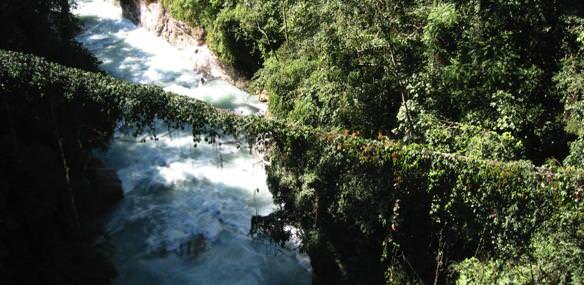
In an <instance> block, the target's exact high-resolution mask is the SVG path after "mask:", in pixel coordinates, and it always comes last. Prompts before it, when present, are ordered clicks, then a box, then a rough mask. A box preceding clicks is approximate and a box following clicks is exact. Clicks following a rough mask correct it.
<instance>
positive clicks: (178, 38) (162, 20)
mask: <svg viewBox="0 0 584 285" xmlns="http://www.w3.org/2000/svg"><path fill="white" fill-rule="evenodd" d="M120 5H121V6H122V13H123V15H124V17H125V18H127V19H129V20H131V21H132V22H134V23H135V24H137V25H141V26H142V27H144V28H145V29H146V30H149V31H152V32H154V33H155V34H156V35H157V36H159V37H162V38H164V39H165V40H167V41H168V42H169V43H171V44H173V45H175V46H177V47H181V48H186V47H191V46H202V45H204V44H205V30H204V29H202V28H199V27H190V26H189V25H187V24H185V23H183V22H180V21H177V20H175V19H173V18H172V17H171V16H170V15H169V14H168V13H167V12H166V10H165V9H164V7H162V5H161V4H160V3H159V2H157V1H144V0H122V1H121V2H120Z"/></svg>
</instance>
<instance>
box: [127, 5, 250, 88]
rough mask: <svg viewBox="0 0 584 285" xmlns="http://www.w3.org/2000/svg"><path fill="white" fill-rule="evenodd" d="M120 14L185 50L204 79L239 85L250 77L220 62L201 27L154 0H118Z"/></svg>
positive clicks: (242, 85)
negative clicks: (207, 43)
mask: <svg viewBox="0 0 584 285" xmlns="http://www.w3.org/2000/svg"><path fill="white" fill-rule="evenodd" d="M120 5H121V7H122V13H123V16H124V17H125V18H127V19H129V20H130V21H132V22H134V23H135V24H137V25H140V26H142V27H143V28H144V29H146V30H148V31H151V32H153V33H155V34H156V35H157V36H159V37H162V38H164V39H165V40H166V41H168V42H169V43H170V44H172V45H174V46H176V47H177V48H180V49H183V50H188V51H189V54H190V55H191V56H190V58H189V59H188V60H190V61H191V62H192V64H193V71H195V72H197V73H200V74H201V75H202V77H203V78H204V81H208V80H211V79H216V78H219V79H223V80H225V81H227V82H230V83H232V84H234V85H235V86H237V87H239V88H244V87H246V86H247V85H248V83H249V81H248V80H247V79H245V77H244V76H242V75H241V74H240V73H239V72H237V71H236V70H235V69H234V68H233V67H231V66H225V65H223V64H221V62H220V61H219V59H218V58H217V56H216V55H215V54H214V53H213V52H212V51H211V50H210V49H209V47H208V46H207V45H206V42H205V39H206V38H205V37H206V32H205V30H204V29H203V28H200V27H192V26H190V25H188V24H186V23H184V22H181V21H178V20H176V19H174V18H172V17H171V16H170V14H169V13H168V12H167V11H166V9H164V7H163V6H162V5H161V3H160V2H159V1H156V0H121V1H120Z"/></svg>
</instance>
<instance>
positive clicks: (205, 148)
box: [75, 0, 310, 284]
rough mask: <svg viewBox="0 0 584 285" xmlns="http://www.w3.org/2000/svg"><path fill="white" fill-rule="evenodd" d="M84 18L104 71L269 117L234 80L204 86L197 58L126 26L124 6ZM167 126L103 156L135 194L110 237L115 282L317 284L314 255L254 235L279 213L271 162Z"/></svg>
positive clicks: (112, 220)
mask: <svg viewBox="0 0 584 285" xmlns="http://www.w3.org/2000/svg"><path fill="white" fill-rule="evenodd" d="M75 13H76V14H77V15H78V16H79V17H80V19H81V20H82V21H83V23H84V26H85V31H84V32H83V33H82V34H81V35H79V37H78V40H79V41H80V42H81V43H83V45H84V46H85V47H86V48H88V49H89V50H90V51H91V52H92V53H93V54H94V55H95V56H96V57H97V58H99V59H100V60H101V61H102V65H101V68H102V69H103V70H104V71H106V72H108V73H110V74H112V75H114V76H116V77H119V78H123V79H126V80H129V81H132V82H136V83H144V84H157V85H160V86H162V87H164V88H165V89H167V90H171V91H174V92H177V93H179V94H182V95H185V96H191V97H195V98H198V99H202V100H205V101H207V102H210V103H212V104H214V105H216V106H219V107H221V108H228V109H231V110H235V111H236V112H240V113H244V114H254V113H261V112H263V111H265V106H264V105H262V104H261V103H259V102H258V101H257V99H255V98H254V97H250V96H248V95H247V94H246V93H244V92H242V91H240V90H238V89H237V88H235V87H233V86H232V85H229V84H228V83H226V82H224V81H221V80H213V81H210V82H208V83H207V84H205V85H204V86H199V83H200V82H201V80H200V78H201V75H199V74H196V73H194V72H193V71H192V65H191V64H192V62H191V60H190V57H189V53H188V52H186V51H181V50H178V49H175V48H173V47H172V46H170V45H169V44H168V43H166V42H165V41H164V40H162V39H160V38H157V37H156V36H154V35H153V34H151V33H149V32H148V31H145V30H144V29H141V28H139V27H136V26H135V25H134V24H132V23H131V22H129V21H128V20H125V19H122V16H121V9H120V8H119V7H115V6H113V5H112V4H110V3H109V2H106V1H104V0H91V1H90V0H85V1H79V3H78V7H77V9H76V10H75ZM157 125H158V129H159V130H164V131H163V132H158V134H157V136H158V137H159V139H158V140H156V141H152V140H147V142H145V143H141V142H140V141H142V139H143V138H140V137H139V138H134V137H132V136H127V135H124V134H123V133H122V132H117V133H116V135H115V139H114V142H113V143H112V145H111V147H110V149H109V150H108V151H107V152H105V153H103V154H101V157H102V159H103V161H104V163H105V164H106V165H107V166H108V167H112V168H115V169H116V170H117V172H118V175H119V177H120V179H121V181H122V186H123V188H124V191H125V193H126V194H125V199H124V200H123V201H122V202H121V203H120V205H119V206H118V208H117V209H116V210H115V211H114V212H113V213H112V214H111V217H109V218H108V220H107V224H106V234H105V236H104V238H105V239H107V240H108V243H109V244H111V245H112V246H113V250H112V252H113V262H114V263H115V265H116V267H117V269H118V272H119V277H118V278H117V279H116V280H115V283H116V284H309V283H310V268H309V265H308V260H307V258H306V257H305V256H303V255H300V254H298V253H297V252H294V251H289V250H284V249H281V248H278V247H276V246H274V245H271V244H269V243H266V242H260V241H256V240H253V239H252V238H250V237H249V236H248V233H249V229H250V220H251V216H252V215H254V214H255V213H256V211H258V212H259V213H260V214H268V213H270V212H271V211H273V208H274V205H273V202H272V197H271V195H270V193H269V192H268V190H267V186H266V174H265V171H264V169H263V165H262V162H261V161H260V160H259V159H257V158H255V157H254V156H253V155H251V154H250V153H249V152H250V151H249V149H247V148H246V147H245V146H244V145H242V147H241V148H238V147H237V145H236V144H235V143H229V142H223V143H222V144H216V145H209V144H200V145H199V146H198V147H196V148H194V147H193V141H192V137H191V133H190V131H188V130H184V131H179V130H174V131H168V130H167V129H166V127H165V126H163V125H161V124H160V123H158V124H157ZM256 189H259V190H256ZM257 191H259V192H257ZM256 192H257V193H256Z"/></svg>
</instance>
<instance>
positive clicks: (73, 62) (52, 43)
mask: <svg viewBox="0 0 584 285" xmlns="http://www.w3.org/2000/svg"><path fill="white" fill-rule="evenodd" d="M71 2H72V1H69V0H4V1H2V2H1V3H0V34H1V35H2V40H0V48H2V49H8V50H17V51H24V52H30V53H33V54H36V55H40V56H43V57H46V58H49V59H51V60H53V61H57V62H60V63H63V64H65V65H68V66H74V67H80V68H85V69H89V70H97V66H96V60H95V59H94V58H93V57H92V56H91V55H90V54H89V52H87V51H86V50H85V49H83V48H82V47H81V45H80V44H79V43H77V42H75V41H74V40H73V37H74V36H75V34H76V33H77V32H79V31H80V27H79V25H78V23H77V19H76V18H75V17H74V16H73V14H71V13H70V8H71Z"/></svg>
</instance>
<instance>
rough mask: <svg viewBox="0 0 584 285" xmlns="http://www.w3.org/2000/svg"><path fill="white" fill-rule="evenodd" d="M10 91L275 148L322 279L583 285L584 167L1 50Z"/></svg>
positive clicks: (275, 170)
mask: <svg viewBox="0 0 584 285" xmlns="http://www.w3.org/2000/svg"><path fill="white" fill-rule="evenodd" d="M0 82H2V85H1V88H0V94H2V97H3V98H4V99H13V98H19V97H20V96H22V98H23V99H25V100H28V102H32V103H33V105H36V106H39V108H40V109H42V108H41V107H42V106H43V105H44V106H46V104H50V102H62V104H64V105H66V106H77V107H76V108H96V109H97V110H99V112H100V113H102V114H104V116H106V117H108V118H111V119H114V118H115V119H120V120H122V122H124V123H125V124H128V125H130V126H134V127H136V128H135V130H137V131H148V130H149V129H150V128H151V126H152V123H153V120H155V119H161V120H163V121H165V122H166V123H168V124H169V125H170V126H172V127H180V126H182V125H183V123H190V124H191V125H192V126H193V134H194V138H195V139H196V140H197V139H198V138H200V137H199V136H198V134H204V135H205V136H204V137H205V138H207V139H208V140H211V141H212V140H214V138H216V136H219V135H226V134H229V135H234V136H236V137H240V136H244V137H245V138H246V139H247V140H248V141H249V142H262V143H263V145H265V146H269V147H270V152H271V157H272V158H273V159H272V161H271V165H270V166H269V167H268V172H269V181H268V182H269V186H270V190H271V191H272V193H274V198H275V201H276V202H277V203H278V204H280V205H281V206H282V208H281V209H280V211H277V212H276V213H275V214H274V217H275V218H274V220H276V221H279V223H280V224H291V225H294V226H296V227H298V228H299V229H300V230H301V237H302V239H303V242H304V245H305V247H306V250H307V251H308V252H309V254H310V256H311V258H312V259H311V261H312V264H313V267H314V269H315V273H316V274H317V275H316V276H315V281H316V282H321V283H323V284H324V283H326V284H331V283H337V284H338V283H341V284H342V283H347V284H379V283H384V282H386V283H393V284H402V283H405V282H426V283H431V282H433V281H434V280H437V281H438V282H446V281H455V280H458V282H459V283H461V284H464V283H465V282H468V283H471V284H472V283H476V282H478V281H477V280H482V282H483V283H484V284H488V283H491V281H498V282H503V281H502V280H505V279H504V278H514V279H512V282H514V283H519V282H522V283H525V284H532V283H565V284H578V283H579V282H581V281H582V278H583V277H584V276H583V272H582V268H584V267H583V266H582V265H583V262H584V258H583V257H584V251H583V248H584V245H583V244H582V241H584V228H583V226H584V202H583V199H582V198H583V197H582V196H583V195H584V188H583V187H584V172H582V170H579V169H576V168H573V167H565V168H553V169H551V168H548V167H535V166H534V165H533V164H532V163H530V162H528V161H515V162H499V161H495V160H485V159H481V158H477V157H474V156H463V155H460V154H449V153H444V152H439V151H435V150H432V147H428V146H423V145H419V144H408V145H405V144H402V143H399V142H395V141H391V140H389V139H388V138H387V137H379V138H378V139H377V140H372V139H367V138H363V137H360V136H357V135H356V134H349V133H338V132H329V131H323V130H319V129H315V128H311V127H307V126H298V125H289V124H287V123H285V122H282V121H278V120H270V119H265V118H262V117H257V116H246V117H242V116H238V115H236V114H233V113H230V112H226V111H221V110H217V109H215V108H213V107H211V106H209V105H207V104H205V103H203V102H200V101H197V100H194V99H190V98H186V97H181V96H178V95H174V94H171V93H168V92H165V91H163V90H162V89H161V88H159V87H154V86H137V85H132V84H129V83H125V82H122V81H119V80H115V79H113V78H111V77H109V76H106V75H101V74H94V73H89V72H85V71H81V70H77V69H71V68H65V67H62V66H59V65H56V64H52V63H48V62H46V61H44V60H42V59H39V58H36V57H33V56H29V55H24V54H18V53H12V52H5V51H2V52H0ZM19 94H20V95H19ZM45 109H46V108H45ZM272 229H273V227H272ZM471 257H472V258H471ZM467 258H470V259H467ZM461 261H462V263H459V262H461ZM473 280H474V281H473Z"/></svg>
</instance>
